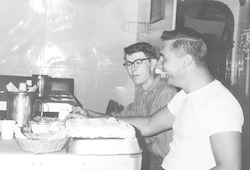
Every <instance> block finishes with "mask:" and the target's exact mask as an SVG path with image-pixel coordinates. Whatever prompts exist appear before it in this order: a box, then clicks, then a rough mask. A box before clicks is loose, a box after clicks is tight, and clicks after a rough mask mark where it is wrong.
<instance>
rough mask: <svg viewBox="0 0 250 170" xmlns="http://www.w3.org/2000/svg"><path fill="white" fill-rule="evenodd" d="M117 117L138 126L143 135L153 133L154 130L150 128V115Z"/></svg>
mask: <svg viewBox="0 0 250 170" xmlns="http://www.w3.org/2000/svg"><path fill="white" fill-rule="evenodd" d="M116 118H117V119H120V120H122V121H125V122H127V123H129V124H132V125H133V126H134V127H136V128H137V129H138V130H139V131H140V133H141V135H142V136H150V135H152V132H151V131H150V128H148V127H149V126H148V117H135V116H134V117H116Z"/></svg>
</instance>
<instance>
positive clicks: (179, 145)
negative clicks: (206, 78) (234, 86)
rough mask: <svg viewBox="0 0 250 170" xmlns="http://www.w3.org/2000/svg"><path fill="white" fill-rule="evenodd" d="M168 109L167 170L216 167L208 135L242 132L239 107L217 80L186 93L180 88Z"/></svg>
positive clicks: (203, 169)
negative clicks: (170, 121) (172, 119)
mask: <svg viewBox="0 0 250 170" xmlns="http://www.w3.org/2000/svg"><path fill="white" fill-rule="evenodd" d="M168 108H169V110H170V111H171V112H172V113H173V114H174V115H175V122H174V124H173V131H174V137H173V142H172V143H171V144H170V148H171V149H170V152H169V154H168V155H167V156H166V157H165V158H164V161H163V163H162V167H163V168H164V169H166V170H208V169H210V168H212V167H214V166H215V160H214V157H213V153H212V149H211V146H210V140H209V137H210V136H211V135H212V134H215V133H218V132H225V131H238V132H242V125H243V122H244V116H243V111H242V109H241V106H240V104H239V103H238V101H237V100H236V99H235V97H234V96H233V95H232V94H231V92H229V91H228V90H227V89H226V88H225V87H224V86H223V85H222V84H221V83H220V82H219V81H218V80H215V81H213V82H211V83H210V84H208V85H206V86H205V87H203V88H201V89H199V90H196V91H194V92H192V93H189V94H186V93H185V92H184V91H183V90H181V91H180V92H179V93H177V94H176V95H175V96H174V98H173V99H172V100H171V101H170V103H169V104H168Z"/></svg>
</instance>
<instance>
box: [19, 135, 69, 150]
mask: <svg viewBox="0 0 250 170" xmlns="http://www.w3.org/2000/svg"><path fill="white" fill-rule="evenodd" d="M16 141H17V143H18V144H19V146H20V147H21V148H22V149H23V150H25V151H29V152H33V153H49V152H57V151H60V150H62V149H63V148H64V147H65V145H66V143H67V141H68V138H62V139H55V140H32V139H18V138H16Z"/></svg>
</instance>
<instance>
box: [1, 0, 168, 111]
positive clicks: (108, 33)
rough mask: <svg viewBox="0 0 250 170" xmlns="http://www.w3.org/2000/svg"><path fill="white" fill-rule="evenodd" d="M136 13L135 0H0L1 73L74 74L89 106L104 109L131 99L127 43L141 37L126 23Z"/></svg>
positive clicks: (79, 95) (81, 97)
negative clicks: (125, 49) (125, 62)
mask: <svg viewBox="0 0 250 170" xmlns="http://www.w3.org/2000/svg"><path fill="white" fill-rule="evenodd" d="M166 2H167V1H166ZM137 16H138V1H136V0H21V1H20V0H1V1H0V74H4V75H24V76H31V75H32V74H46V75H50V76H52V77H64V78H74V80H75V96H76V97H77V99H78V100H79V101H80V102H81V103H82V105H83V106H84V107H86V108H89V109H93V110H97V111H105V110H106V107H107V103H108V101H109V99H114V100H117V101H118V102H120V103H121V104H123V105H127V104H128V103H129V102H131V101H133V97H134V95H133V94H134V84H133V82H132V81H131V80H130V78H129V76H128V75H127V71H126V70H125V68H124V67H123V66H122V63H123V62H124V61H123V48H124V47H125V46H128V45H130V44H132V43H135V42H136V41H140V39H139V40H138V32H140V31H138V24H137V23H132V22H131V24H130V25H129V27H128V28H125V26H126V23H127V22H128V21H130V20H131V18H132V19H133V20H134V19H135V20H136V19H137ZM166 20H168V22H170V23H171V21H169V19H166ZM164 24H166V23H164ZM145 27H147V24H145ZM168 27H169V26H168ZM170 28H171V26H170ZM147 31H148V30H147V29H146V30H142V31H141V32H140V34H141V33H142V34H144V35H146V34H147V33H148V32H147ZM157 38H159V37H157ZM143 41H147V39H146V38H145V39H143ZM0 81H1V80H0Z"/></svg>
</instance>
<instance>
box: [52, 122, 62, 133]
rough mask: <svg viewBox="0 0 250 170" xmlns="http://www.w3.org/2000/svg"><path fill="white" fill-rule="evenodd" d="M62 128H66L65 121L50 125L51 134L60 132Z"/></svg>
mask: <svg viewBox="0 0 250 170" xmlns="http://www.w3.org/2000/svg"><path fill="white" fill-rule="evenodd" d="M61 128H65V122H63V121H52V122H50V123H49V131H50V132H58V131H59V130H60V129H61Z"/></svg>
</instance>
